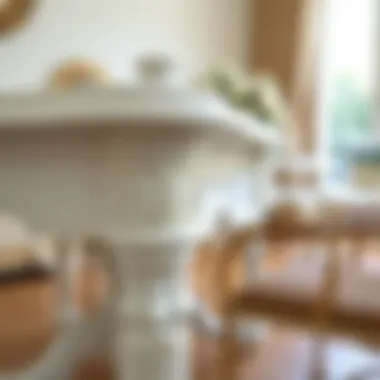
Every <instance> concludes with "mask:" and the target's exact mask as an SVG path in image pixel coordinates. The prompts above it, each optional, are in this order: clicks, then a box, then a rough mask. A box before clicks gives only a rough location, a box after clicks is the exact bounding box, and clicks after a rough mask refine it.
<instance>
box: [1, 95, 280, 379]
mask: <svg viewBox="0 0 380 380" xmlns="http://www.w3.org/2000/svg"><path fill="white" fill-rule="evenodd" d="M0 135H1V138H0V177H1V179H2V186H1V187H0V209H4V210H7V211H10V212H12V213H15V214H17V215H21V216H23V217H24V218H26V220H28V221H29V222H30V223H31V224H32V225H33V226H34V227H35V228H38V229H40V230H43V231H47V232H49V233H52V234H59V235H64V236H67V237H70V238H74V237H80V236H83V235H88V234H90V235H100V236H105V237H107V238H108V240H109V241H110V242H111V243H112V244H113V246H114V249H115V251H116V254H117V257H118V259H117V260H118V268H119V272H120V273H121V283H120V286H121V287H120V288H119V295H120V297H119V298H120V299H119V302H118V309H119V310H121V311H122V312H123V313H122V314H123V315H125V312H129V313H130V314H134V315H137V316H139V317H140V316H144V315H151V314H152V313H153V314H154V315H157V314H159V313H163V314H165V313H166V314H168V313H173V310H172V309H170V310H169V309H168V308H166V309H165V305H164V304H163V305H154V304H153V301H154V300H158V299H159V300H161V301H165V298H168V296H170V297H172V298H173V300H174V301H173V302H172V305H178V302H179V301H180V298H181V297H180V295H181V294H183V292H182V291H181V289H183V286H184V285H183V283H184V281H183V277H182V276H183V271H182V269H181V268H182V267H183V264H184V262H185V260H186V253H187V252H188V251H189V250H190V249H191V247H192V244H193V243H194V242H195V241H196V238H197V237H198V236H199V234H201V233H204V232H205V231H206V230H205V229H206V227H207V226H209V224H210V221H211V220H212V219H213V218H214V217H215V215H216V213H217V212H219V211H221V210H222V209H223V211H227V212H228V211H231V212H232V213H233V212H234V210H235V208H236V202H239V199H236V197H234V196H233V195H230V196H227V195H225V197H224V199H223V200H221V201H220V203H219V204H215V205H212V204H210V202H211V200H214V201H215V198H216V197H217V196H216V195H215V196H211V197H210V194H211V195H212V194H216V193H215V191H216V190H217V189H218V188H219V189H221V190H223V189H225V188H228V187H229V186H231V185H233V184H234V183H236V184H238V183H239V181H240V180H241V178H242V176H243V177H245V178H249V179H252V181H251V180H249V181H248V182H249V184H250V185H249V186H248V188H247V189H246V194H245V197H246V200H245V202H246V205H247V206H246V211H247V212H248V211H249V210H250V208H251V209H252V212H253V211H254V209H255V207H256V206H254V205H255V201H257V197H258V196H259V195H258V192H257V189H261V188H262V187H263V186H265V182H264V181H263V182H261V183H260V187H258V183H257V181H258V180H261V179H262V177H260V176H261V175H263V174H265V171H263V170H262V169H263V167H265V166H263V164H264V163H265V162H266V160H267V159H268V157H269V156H270V154H271V152H273V151H274V148H275V147H276V146H277V139H276V137H275V135H274V134H273V135H272V134H271V132H270V131H268V130H264V129H263V128H262V127H261V126H260V125H258V124H257V123H255V121H252V120H251V119H249V118H247V117H245V116H244V115H239V114H237V113H236V112H234V111H233V110H230V109H228V108H227V107H226V106H225V105H224V104H222V103H220V102H219V101H218V100H217V99H215V98H214V97H212V96H209V95H199V94H195V93H191V92H188V91H179V90H168V91H166V92H165V93H164V94H163V93H162V91H159V90H158V89H157V90H155V89H143V88H139V89H115V90H109V91H106V92H99V93H98V92H91V93H90V92H89V93H75V92H74V93H71V94H60V95H53V94H41V95H33V96H23V97H18V98H16V97H15V98H4V99H1V98H0ZM208 197H209V198H208ZM240 203H241V202H240ZM211 206H212V207H211ZM205 211H207V212H208V215H206V214H205ZM245 217H246V218H247V217H249V212H248V213H247V214H246V215H245ZM169 282H171V283H172V284H173V283H175V284H176V285H175V286H176V287H177V288H178V294H168V293H165V284H167V283H169ZM160 286H161V288H160ZM154 292H162V293H163V296H162V297H160V296H157V294H156V295H155V294H154ZM134 295H135V296H136V295H137V297H136V298H137V299H142V298H144V297H145V302H144V303H143V304H142V305H141V304H140V305H139V303H138V302H137V303H136V302H134V301H135V300H134V299H133V296H134ZM176 310H178V308H177V309H176ZM121 378H123V377H121Z"/></svg>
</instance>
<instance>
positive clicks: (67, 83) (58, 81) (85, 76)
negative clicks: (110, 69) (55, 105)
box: [48, 59, 109, 90]
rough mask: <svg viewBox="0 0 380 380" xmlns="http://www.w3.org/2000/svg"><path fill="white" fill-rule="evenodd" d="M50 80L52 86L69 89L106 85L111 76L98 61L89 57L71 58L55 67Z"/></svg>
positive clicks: (58, 88)
mask: <svg viewBox="0 0 380 380" xmlns="http://www.w3.org/2000/svg"><path fill="white" fill-rule="evenodd" d="M48 81H49V86H50V88H53V89H56V90H69V89H75V88H86V87H94V86H95V87H102V86H106V85H107V84H108V83H109V76H108V73H107V71H106V70H105V69H104V68H103V67H101V66H100V65H99V64H98V63H97V62H94V61H92V60H89V59H70V60H66V61H64V62H62V63H60V64H59V65H58V66H56V67H55V68H53V70H52V72H51V73H50V76H49V79H48Z"/></svg>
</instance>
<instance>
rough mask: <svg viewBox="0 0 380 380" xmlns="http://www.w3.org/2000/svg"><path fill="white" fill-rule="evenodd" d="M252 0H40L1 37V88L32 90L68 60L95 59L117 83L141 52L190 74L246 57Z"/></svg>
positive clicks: (233, 63)
mask: <svg viewBox="0 0 380 380" xmlns="http://www.w3.org/2000/svg"><path fill="white" fill-rule="evenodd" d="M250 2H251V0H80V1H79V0H64V1H63V0H40V1H39V5H38V9H37V11H36V13H35V15H34V18H33V20H32V21H31V22H30V23H29V25H27V26H26V27H25V28H24V29H22V30H21V31H20V32H17V33H16V34H15V35H13V36H11V37H10V38H7V39H0V90H1V89H5V88H9V87H14V86H17V87H19V86H21V87H23V86H36V85H37V86H38V85H39V84H40V81H41V80H43V79H44V78H45V76H46V73H47V71H48V70H49V68H50V67H51V65H52V64H54V63H56V62H57V61H59V60H61V59H64V58H66V57H68V56H70V55H86V56H90V57H93V58H94V59H96V60H98V61H101V62H103V63H104V65H106V66H107V67H108V68H109V70H110V71H111V72H112V75H113V76H114V77H115V78H117V79H123V78H125V77H126V75H128V74H130V69H129V68H128V67H129V65H130V61H131V59H132V58H133V57H134V56H135V55H136V54H137V53H139V52H140V51H142V50H145V49H152V48H157V49H164V50H167V51H169V52H172V53H173V54H175V55H176V56H178V57H179V59H180V60H181V61H182V62H183V63H185V64H187V66H188V68H189V69H191V70H198V69H200V68H202V67H204V65H208V64H213V63H214V62H224V63H226V64H228V65H242V64H244V63H245V60H246V57H247V46H248V45H249V44H248V42H247V41H248V39H249V38H251V36H250V35H249V33H247V29H248V24H249V21H250V12H248V11H247V8H248V7H249V3H250Z"/></svg>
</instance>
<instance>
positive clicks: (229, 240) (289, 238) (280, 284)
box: [198, 204, 380, 380]
mask: <svg viewBox="0 0 380 380" xmlns="http://www.w3.org/2000/svg"><path fill="white" fill-rule="evenodd" d="M379 229H380V214H379V213H378V212H376V211H373V212H371V211H370V210H368V209H363V208H361V209H351V210H350V209H346V210H344V211H340V210H339V212H338V211H337V210H333V209H330V208H329V209H326V210H320V213H319V215H318V216H316V217H315V218H313V219H311V218H305V217H304V215H303V214H302V213H301V210H300V209H299V208H298V207H297V205H295V204H287V205H285V204H283V205H281V207H280V206H278V207H276V208H274V209H273V210H272V212H270V213H269V214H268V216H267V217H266V218H265V220H263V222H262V223H260V224H259V225H256V226H250V227H247V228H241V229H236V230H234V231H231V232H230V233H229V234H226V236H225V239H224V242H223V244H219V246H218V249H216V245H215V246H214V250H212V249H211V247H212V245H210V243H209V246H208V254H209V256H212V257H213V259H212V260H210V262H209V265H208V269H206V266H204V267H203V269H204V270H206V271H208V272H207V279H208V284H209V287H208V288H207V287H206V288H207V289H208V292H206V291H204V289H198V291H199V292H200V293H199V294H201V295H203V296H204V297H205V299H206V301H207V300H210V302H211V307H212V310H213V311H214V312H215V313H217V314H218V315H219V317H220V320H221V321H222V326H223V334H221V336H220V339H221V345H220V347H221V355H222V359H221V360H220V363H221V365H220V368H219V369H220V374H219V376H218V378H220V379H231V380H232V379H235V378H236V376H235V374H234V369H235V368H234V366H233V365H231V350H233V347H232V346H231V345H233V340H231V339H230V337H231V334H234V326H235V322H236V320H237V319H238V318H239V317H242V316H243V317H247V316H248V317H260V318H266V319H268V320H273V321H276V322H279V323H281V324H287V325H293V326H295V327H297V328H300V327H301V328H304V329H306V330H308V331H311V332H312V333H313V334H314V335H313V336H314V337H315V345H314V348H315V350H314V352H313V360H312V362H313V363H312V364H313V365H312V368H311V373H310V378H311V379H313V380H317V379H318V380H323V379H325V375H326V368H325V363H324V348H325V338H326V337H327V336H331V334H337V335H342V336H347V337H350V338H354V339H356V340H359V341H360V342H362V343H365V344H369V345H375V346H376V345H379V344H380V299H379V298H378V297H376V296H377V293H378V292H380V276H376V273H375V272H373V273H371V271H370V270H368V267H365V265H364V261H363V257H362V256H361V255H358V254H357V253H361V252H363V251H365V248H366V245H367V244H368V242H369V241H371V240H374V239H376V238H377V237H378V235H377V231H378V230H379ZM263 243H264V244H273V245H278V246H284V245H285V244H293V243H297V244H299V243H302V245H303V251H304V252H305V253H306V254H302V255H299V254H296V255H295V256H294V257H293V258H292V259H289V263H288V264H287V265H285V266H284V267H282V268H281V269H280V270H276V271H275V272H273V273H269V274H268V273H256V275H255V276H251V274H252V273H251V271H250V270H247V265H245V266H246V268H245V271H244V273H245V275H246V278H245V281H242V273H243V272H242V264H243V263H247V261H244V260H242V259H240V260H238V259H237V258H238V257H240V258H241V257H242V255H244V254H245V253H247V252H248V253H250V254H251V253H252V250H253V247H255V245H261V244H263ZM204 247H205V246H204ZM347 248H349V249H347ZM317 249H318V253H317V252H315V253H314V254H313V252H312V251H313V250H315V251H317ZM258 250H259V248H257V249H256V253H257V252H259V251H258ZM210 252H213V253H212V254H211V253H210ZM248 256H249V255H248ZM234 262H235V263H236V262H239V263H240V272H239V273H240V281H236V280H234V276H233V275H231V273H234V271H235V273H236V265H235V269H231V268H233V267H234V265H233V264H232V263H234ZM211 263H212V264H211ZM238 271H239V270H238ZM377 274H378V273H377ZM235 277H236V276H235ZM210 284H211V285H212V286H210ZM202 292H203V293H202ZM378 332H379V333H378ZM223 356H225V357H226V358H225V360H223ZM227 357H228V360H227ZM224 363H226V365H225V366H224V365H223V364H224ZM227 363H228V364H227ZM363 371H364V372H365V371H366V369H365V370H363ZM364 372H363V373H364ZM353 378H355V377H353Z"/></svg>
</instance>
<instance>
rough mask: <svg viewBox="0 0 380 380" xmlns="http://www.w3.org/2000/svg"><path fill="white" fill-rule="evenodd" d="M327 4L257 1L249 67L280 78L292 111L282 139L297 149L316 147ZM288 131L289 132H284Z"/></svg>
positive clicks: (320, 1) (295, 0) (300, 0)
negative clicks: (288, 137)
mask: <svg viewBox="0 0 380 380" xmlns="http://www.w3.org/2000/svg"><path fill="white" fill-rule="evenodd" d="M325 1H326V0H255V2H254V7H253V16H254V18H253V29H252V33H253V44H252V51H251V54H250V62H249V65H250V67H251V68H252V70H255V71H262V72H267V73H269V74H272V75H274V77H275V78H276V79H277V80H278V83H279V85H280V89H281V91H282V93H283V95H284V96H285V98H286V101H287V104H288V105H289V108H290V117H289V120H287V121H286V125H284V126H281V127H283V128H284V129H285V130H286V135H288V136H291V139H290V140H289V144H291V145H292V147H294V149H296V150H297V151H301V152H303V153H309V152H312V151H313V150H314V149H315V148H316V143H317V141H316V140H317V131H316V116H317V115H316V112H317V105H318V83H319V71H320V61H321V37H322V35H323V11H324V4H325ZM288 132H290V133H288Z"/></svg>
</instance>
